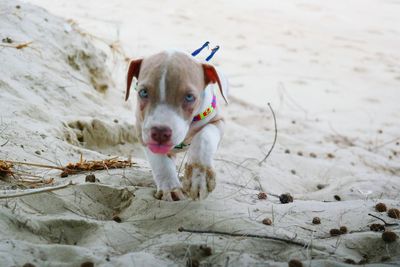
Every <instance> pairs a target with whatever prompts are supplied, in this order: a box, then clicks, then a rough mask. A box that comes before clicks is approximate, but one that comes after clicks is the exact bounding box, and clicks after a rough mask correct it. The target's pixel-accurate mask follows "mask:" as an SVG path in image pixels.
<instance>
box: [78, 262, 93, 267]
mask: <svg viewBox="0 0 400 267" xmlns="http://www.w3.org/2000/svg"><path fill="white" fill-rule="evenodd" d="M81 267H94V263H93V262H91V261H86V262H84V263H82V264H81Z"/></svg>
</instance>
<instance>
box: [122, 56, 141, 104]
mask: <svg viewBox="0 0 400 267" xmlns="http://www.w3.org/2000/svg"><path fill="white" fill-rule="evenodd" d="M142 61H143V59H134V60H131V62H129V68H128V73H127V76H126V94H125V101H126V100H128V98H129V93H130V90H131V84H132V79H133V77H135V78H136V79H138V78H139V72H140V65H142Z"/></svg>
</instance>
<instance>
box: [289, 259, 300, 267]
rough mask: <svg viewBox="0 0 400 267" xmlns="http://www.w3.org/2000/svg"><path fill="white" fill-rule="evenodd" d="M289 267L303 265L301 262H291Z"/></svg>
mask: <svg viewBox="0 0 400 267" xmlns="http://www.w3.org/2000/svg"><path fill="white" fill-rule="evenodd" d="M289 267H303V263H301V261H299V260H290V261H289Z"/></svg>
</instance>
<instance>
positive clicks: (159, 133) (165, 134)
mask: <svg viewBox="0 0 400 267" xmlns="http://www.w3.org/2000/svg"><path fill="white" fill-rule="evenodd" d="M150 136H151V139H152V141H153V142H155V143H158V144H159V145H164V144H167V143H169V142H170V141H171V136H172V130H171V128H169V127H165V126H159V127H152V128H151V129H150Z"/></svg>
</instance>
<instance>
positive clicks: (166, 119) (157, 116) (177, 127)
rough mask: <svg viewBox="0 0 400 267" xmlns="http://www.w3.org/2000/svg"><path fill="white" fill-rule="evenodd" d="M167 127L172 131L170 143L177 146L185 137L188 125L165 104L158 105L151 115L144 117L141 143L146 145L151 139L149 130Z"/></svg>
mask: <svg viewBox="0 0 400 267" xmlns="http://www.w3.org/2000/svg"><path fill="white" fill-rule="evenodd" d="M160 126H167V127H170V128H171V130H172V136H171V141H172V143H173V145H174V146H176V145H179V144H180V143H181V142H182V141H183V140H184V139H185V137H186V134H187V132H188V130H189V124H188V123H187V122H186V121H185V120H184V119H183V118H182V117H181V116H179V114H178V113H177V112H176V111H175V110H173V109H172V108H171V107H169V106H168V105H167V104H159V105H158V106H157V107H156V108H155V109H154V110H153V112H152V113H150V114H149V115H148V116H146V118H145V120H144V122H143V127H142V136H143V142H144V143H148V142H149V141H150V139H151V128H152V127H160Z"/></svg>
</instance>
